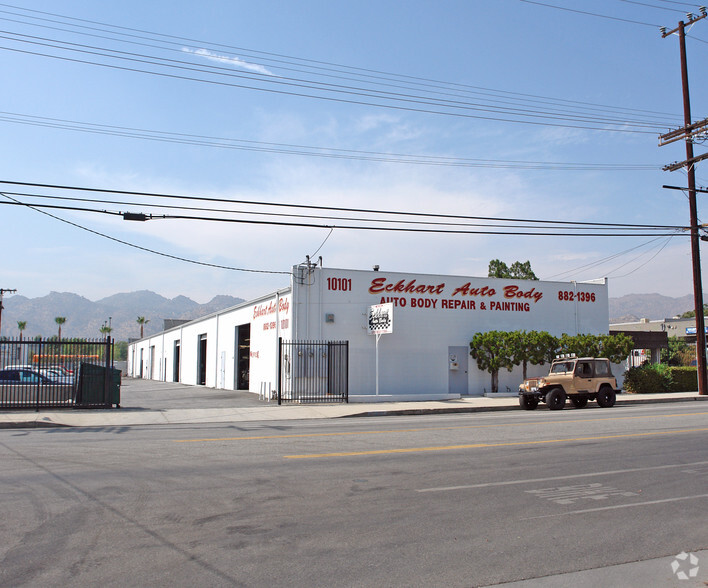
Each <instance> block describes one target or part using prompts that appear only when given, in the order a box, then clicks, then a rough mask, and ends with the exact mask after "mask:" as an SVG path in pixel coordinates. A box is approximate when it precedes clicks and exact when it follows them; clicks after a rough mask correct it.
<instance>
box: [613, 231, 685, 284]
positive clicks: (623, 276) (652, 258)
mask: <svg viewBox="0 0 708 588" xmlns="http://www.w3.org/2000/svg"><path fill="white" fill-rule="evenodd" d="M671 239H672V237H668V238H667V239H666V241H665V242H664V244H663V245H662V246H661V248H660V249H659V250H658V251H657V252H656V253H655V254H654V255H652V256H651V257H650V258H649V259H647V260H646V261H645V262H644V263H643V264H641V265H638V266H637V267H635V268H634V269H633V270H632V271H630V272H627V273H626V274H622V275H619V276H612V272H614V271H617V270H618V269H620V268H623V267H625V266H627V265H629V264H630V263H632V262H633V261H636V259H635V260H630V261H628V262H627V263H625V264H623V265H621V266H619V267H617V268H615V269H614V270H612V271H611V272H610V273H609V274H608V277H613V278H614V279H620V278H626V277H627V276H631V275H632V274H633V273H634V272H636V271H638V270H640V269H641V268H643V267H644V266H645V265H647V264H648V263H649V262H651V261H653V260H654V259H655V258H656V256H657V255H659V253H661V252H662V251H663V250H664V249H665V248H666V247H667V245H668V244H669V242H670V241H671Z"/></svg>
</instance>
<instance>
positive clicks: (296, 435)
mask: <svg viewBox="0 0 708 588" xmlns="http://www.w3.org/2000/svg"><path fill="white" fill-rule="evenodd" d="M707 414H708V412H689V413H683V414H665V415H655V416H626V417H605V418H591V419H573V420H565V421H561V420H554V421H537V422H533V423H494V424H489V425H459V426H455V427H418V428H413V429H391V430H382V431H344V432H336V433H290V434H286V435H253V436H248V437H214V438H204V439H173V440H172V441H173V442H174V443H208V442H214V441H258V440H262V439H301V438H307V437H346V436H351V435H383V434H390V433H420V432H426V431H454V430H460V429H490V428H494V427H528V426H536V425H563V424H567V423H592V422H595V421H623V420H627V419H635V420H636V419H661V418H676V417H687V416H700V415H707Z"/></svg>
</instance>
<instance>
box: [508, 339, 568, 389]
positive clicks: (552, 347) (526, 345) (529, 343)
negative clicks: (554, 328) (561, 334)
mask: <svg viewBox="0 0 708 588" xmlns="http://www.w3.org/2000/svg"><path fill="white" fill-rule="evenodd" d="M514 332H515V333H517V338H518V341H517V342H516V343H515V345H514V353H515V355H514V363H515V364H516V365H519V364H521V366H522V369H523V378H524V380H525V379H526V370H527V367H528V364H531V365H543V364H544V363H546V362H548V363H550V362H551V361H553V358H554V357H555V356H556V354H557V351H558V345H559V344H558V339H557V338H556V337H554V336H553V335H551V334H550V333H548V332H547V331H514Z"/></svg>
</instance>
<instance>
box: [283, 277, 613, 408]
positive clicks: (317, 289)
mask: <svg viewBox="0 0 708 588" xmlns="http://www.w3.org/2000/svg"><path fill="white" fill-rule="evenodd" d="M296 271H297V272H300V275H299V276H298V277H296V279H295V280H294V282H293V288H294V291H295V296H294V300H295V310H294V315H295V322H296V333H295V335H294V337H295V338H296V339H315V338H316V339H326V340H348V341H349V342H350V372H349V373H350V380H349V383H350V389H349V391H350V395H354V396H357V395H372V394H374V393H375V389H376V369H375V366H376V340H375V336H372V335H369V334H368V330H367V325H366V321H367V314H368V313H367V311H368V308H369V307H370V306H372V305H375V304H381V303H385V302H391V303H393V304H394V313H393V316H394V319H393V324H394V327H393V333H392V334H386V335H382V336H381V338H380V340H379V390H380V394H384V395H396V396H404V395H427V396H445V395H447V394H448V391H449V378H450V362H449V357H448V348H449V347H464V348H465V349H466V352H467V355H468V354H469V342H470V341H471V339H472V337H473V336H474V335H475V333H477V332H481V331H490V330H498V331H514V330H528V331H531V330H537V331H548V332H549V333H551V334H552V335H556V336H559V335H562V334H563V333H567V334H569V335H575V334H578V333H590V334H607V332H608V314H609V311H608V295H607V285H606V283H605V282H604V281H602V282H601V283H582V284H580V283H573V282H571V283H568V282H540V281H528V280H506V279H495V278H469V277H462V276H441V275H420V274H403V273H393V272H374V271H355V270H339V269H325V268H320V267H311V268H309V269H308V268H306V267H299V268H296ZM327 315H330V316H329V321H331V322H328V317H327ZM467 360H468V387H467V391H466V393H467V394H471V395H480V394H483V393H484V392H485V391H487V392H488V391H490V389H491V383H490V382H491V378H490V375H489V374H488V373H487V372H481V371H480V370H478V369H477V367H476V364H475V362H474V360H473V359H472V358H471V357H468V358H467ZM546 369H547V367H543V366H540V367H536V366H530V369H529V372H530V374H535V373H536V372H537V373H538V374H541V373H544V372H545V370H546ZM520 380H521V368H517V369H515V370H514V371H513V372H512V373H511V374H510V373H509V372H507V371H506V370H502V371H501V372H500V373H499V381H500V386H499V389H500V391H506V387H509V388H510V389H511V390H512V391H515V390H516V389H517V388H518V384H519V382H520Z"/></svg>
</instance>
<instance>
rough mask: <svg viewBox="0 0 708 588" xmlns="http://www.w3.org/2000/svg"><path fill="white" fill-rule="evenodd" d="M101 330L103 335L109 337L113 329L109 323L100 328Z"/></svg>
mask: <svg viewBox="0 0 708 588" xmlns="http://www.w3.org/2000/svg"><path fill="white" fill-rule="evenodd" d="M98 330H99V331H100V332H101V335H103V336H104V337H108V335H110V334H111V331H112V330H113V328H112V327H109V326H108V325H103V326H102V327H101V328H100V329H98Z"/></svg>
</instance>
